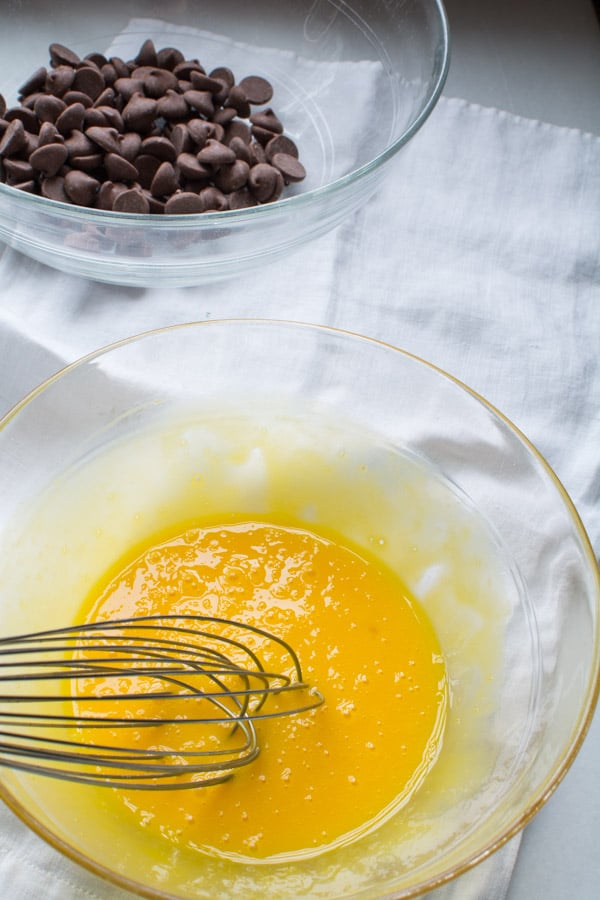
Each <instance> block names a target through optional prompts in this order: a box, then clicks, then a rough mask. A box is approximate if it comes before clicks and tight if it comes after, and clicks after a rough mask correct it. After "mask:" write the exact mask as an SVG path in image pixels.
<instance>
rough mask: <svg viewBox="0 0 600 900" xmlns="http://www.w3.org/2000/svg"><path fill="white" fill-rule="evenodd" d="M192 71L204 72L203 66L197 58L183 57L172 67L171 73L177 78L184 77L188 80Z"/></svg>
mask: <svg viewBox="0 0 600 900" xmlns="http://www.w3.org/2000/svg"><path fill="white" fill-rule="evenodd" d="M192 72H201V73H203V74H206V72H205V70H204V68H203V67H202V66H201V65H200V62H199V60H197V59H184V60H183V61H182V62H180V63H177V65H176V66H175V68H174V69H173V75H176V76H177V78H179V79H186V80H188V81H189V80H190V78H191V75H192Z"/></svg>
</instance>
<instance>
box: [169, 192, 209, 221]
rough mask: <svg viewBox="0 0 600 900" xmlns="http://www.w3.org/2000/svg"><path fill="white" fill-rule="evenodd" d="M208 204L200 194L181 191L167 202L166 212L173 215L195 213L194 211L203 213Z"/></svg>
mask: <svg viewBox="0 0 600 900" xmlns="http://www.w3.org/2000/svg"><path fill="white" fill-rule="evenodd" d="M205 209H206V206H205V205H204V203H203V202H202V200H201V199H200V195H199V194H192V193H191V191H180V192H179V193H178V194H173V196H172V197H169V199H168V200H167V202H166V203H165V213H166V214H167V215H171V214H173V213H177V215H182V214H183V215H193V214H194V213H202V212H204V211H205Z"/></svg>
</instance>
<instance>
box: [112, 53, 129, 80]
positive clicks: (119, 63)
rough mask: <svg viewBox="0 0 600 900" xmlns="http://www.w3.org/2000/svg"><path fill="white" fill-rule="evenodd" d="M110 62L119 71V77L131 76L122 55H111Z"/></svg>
mask: <svg viewBox="0 0 600 900" xmlns="http://www.w3.org/2000/svg"><path fill="white" fill-rule="evenodd" d="M108 62H109V64H110V65H111V66H112V67H113V69H114V70H115V72H116V73H117V78H129V74H130V73H129V67H128V65H127V63H126V62H124V61H123V60H122V59H121V57H120V56H111V57H110V59H109V60H108Z"/></svg>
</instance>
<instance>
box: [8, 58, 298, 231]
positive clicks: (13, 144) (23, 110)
mask: <svg viewBox="0 0 600 900" xmlns="http://www.w3.org/2000/svg"><path fill="white" fill-rule="evenodd" d="M49 52H50V65H49V67H48V68H45V67H42V68H40V69H38V70H37V71H36V72H34V73H33V75H31V77H30V78H28V79H27V81H26V83H25V84H24V85H22V87H21V89H20V93H19V105H18V106H14V107H11V108H9V109H7V107H6V102H5V100H4V98H3V97H2V96H1V95H0V181H3V182H5V183H6V184H8V185H11V186H13V187H15V188H17V189H19V190H22V191H28V192H30V193H33V194H41V195H42V196H43V197H47V198H49V199H51V200H61V201H63V202H65V203H71V204H75V205H77V206H85V207H94V208H97V209H102V210H112V211H115V212H128V213H169V214H170V213H203V212H207V211H215V210H216V211H220V210H226V209H244V208H247V207H251V206H257V205H258V204H262V203H270V202H272V201H274V200H277V199H278V198H279V197H280V195H281V192H282V190H283V188H284V185H286V184H290V183H291V182H297V181H301V180H302V179H303V178H304V177H305V174H306V172H305V169H304V166H303V165H302V163H301V162H300V161H299V159H298V149H297V147H296V145H295V144H294V142H293V141H292V140H291V139H290V138H289V137H288V136H287V135H285V134H284V131H283V125H282V123H281V121H280V120H279V118H278V117H277V115H276V114H275V113H274V112H273V110H272V109H271V108H270V107H268V106H267V104H268V103H269V101H270V100H271V98H272V95H273V89H272V86H271V84H270V83H269V82H268V81H266V79H264V78H261V77H259V76H254V75H250V76H247V77H245V78H243V79H242V80H241V81H239V82H238V83H236V80H235V77H234V75H233V73H232V72H231V70H230V69H228V68H227V67H225V66H221V67H219V68H216V69H213V70H212V71H210V72H208V73H207V72H206V71H205V69H204V68H203V67H202V65H201V64H200V62H199V61H198V60H197V59H192V60H188V59H185V58H184V55H183V53H181V52H180V51H179V50H177V49H175V48H173V47H165V48H163V49H162V50H158V51H157V50H156V48H155V46H154V43H153V42H152V41H151V40H146V41H145V42H144V43H143V44H142V47H141V49H140V51H139V53H138V55H137V56H136V57H135V59H133V60H130V61H127V62H125V61H124V60H123V59H121V58H119V57H116V56H112V57H110V58H108V59H107V58H106V57H105V56H104V55H102V54H101V53H90V54H88V55H87V56H86V57H85V58H84V59H80V57H79V56H78V55H77V54H76V53H74V52H73V51H72V50H69V49H68V48H67V47H64V46H63V45H62V44H51V45H50V48H49ZM253 106H254V107H261V108H260V109H258V110H256V111H255V112H253V111H252V107H253Z"/></svg>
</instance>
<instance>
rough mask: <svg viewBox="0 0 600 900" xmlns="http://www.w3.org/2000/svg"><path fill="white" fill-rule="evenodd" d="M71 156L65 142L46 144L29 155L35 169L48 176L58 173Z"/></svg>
mask: <svg viewBox="0 0 600 900" xmlns="http://www.w3.org/2000/svg"><path fill="white" fill-rule="evenodd" d="M68 156H69V151H68V150H67V148H66V147H65V145H64V144H44V146H43V147H38V148H37V150H34V151H33V153H32V154H31V156H30V157H29V162H30V163H31V165H32V166H33V168H34V169H37V171H38V172H41V173H42V175H44V176H45V177H46V178H52V176H53V175H57V174H58V173H59V172H60V170H61V169H62V167H63V166H64V164H65V163H66V161H67V159H68Z"/></svg>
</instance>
